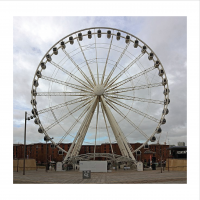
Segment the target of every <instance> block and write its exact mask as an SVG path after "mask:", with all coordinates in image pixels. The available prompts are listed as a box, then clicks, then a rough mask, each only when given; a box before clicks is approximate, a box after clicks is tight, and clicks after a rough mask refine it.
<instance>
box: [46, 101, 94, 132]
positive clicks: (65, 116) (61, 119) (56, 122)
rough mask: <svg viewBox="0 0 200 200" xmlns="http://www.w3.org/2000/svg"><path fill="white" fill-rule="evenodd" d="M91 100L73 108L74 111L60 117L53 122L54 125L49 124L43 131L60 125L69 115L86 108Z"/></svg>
mask: <svg viewBox="0 0 200 200" xmlns="http://www.w3.org/2000/svg"><path fill="white" fill-rule="evenodd" d="M90 101H91V100H88V101H86V102H83V103H81V104H80V105H79V106H77V107H75V108H74V109H72V110H71V111H69V112H68V113H67V114H65V115H64V116H62V117H61V118H59V119H58V120H57V121H55V122H54V123H52V124H50V125H49V126H48V127H46V128H45V131H48V130H50V129H51V128H53V127H54V126H55V125H56V124H58V123H60V122H61V121H63V120H64V119H66V118H67V117H69V116H70V115H71V114H73V113H75V112H77V111H78V110H80V109H81V108H83V107H84V106H86V105H87V104H88V103H89V102H90Z"/></svg>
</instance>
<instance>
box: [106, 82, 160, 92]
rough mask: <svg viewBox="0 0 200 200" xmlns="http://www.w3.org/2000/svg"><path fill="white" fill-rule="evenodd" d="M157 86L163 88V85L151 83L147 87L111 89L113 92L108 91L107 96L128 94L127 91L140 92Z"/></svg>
mask: <svg viewBox="0 0 200 200" xmlns="http://www.w3.org/2000/svg"><path fill="white" fill-rule="evenodd" d="M158 86H163V84H162V83H153V84H148V85H139V86H134V87H126V88H119V89H113V90H110V91H111V92H108V93H107V94H116V93H122V92H129V91H133V90H141V89H146V88H152V87H158Z"/></svg>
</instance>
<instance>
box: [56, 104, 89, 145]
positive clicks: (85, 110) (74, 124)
mask: <svg viewBox="0 0 200 200" xmlns="http://www.w3.org/2000/svg"><path fill="white" fill-rule="evenodd" d="M90 106H91V102H90V103H89V104H88V105H87V107H86V108H85V109H84V110H83V112H82V113H81V114H80V116H79V117H78V118H77V119H76V121H75V122H74V123H73V124H72V126H71V127H70V128H69V130H68V131H67V132H66V133H65V135H63V137H62V138H61V139H60V141H59V142H58V145H59V144H60V143H62V142H63V140H64V139H65V138H66V137H67V136H68V135H69V133H70V131H71V130H72V129H73V128H74V127H75V126H76V124H77V123H78V122H79V121H80V120H81V118H82V117H83V116H84V115H85V113H86V112H87V111H88V110H89V108H90Z"/></svg>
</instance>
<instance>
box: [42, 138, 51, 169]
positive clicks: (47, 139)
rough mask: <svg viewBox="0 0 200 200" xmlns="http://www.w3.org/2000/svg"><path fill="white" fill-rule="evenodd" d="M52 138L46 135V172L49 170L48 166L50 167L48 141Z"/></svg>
mask: <svg viewBox="0 0 200 200" xmlns="http://www.w3.org/2000/svg"><path fill="white" fill-rule="evenodd" d="M51 139H53V137H52V138H50V137H49V136H47V135H45V136H44V141H46V172H47V168H48V153H47V142H49V141H50V140H51Z"/></svg>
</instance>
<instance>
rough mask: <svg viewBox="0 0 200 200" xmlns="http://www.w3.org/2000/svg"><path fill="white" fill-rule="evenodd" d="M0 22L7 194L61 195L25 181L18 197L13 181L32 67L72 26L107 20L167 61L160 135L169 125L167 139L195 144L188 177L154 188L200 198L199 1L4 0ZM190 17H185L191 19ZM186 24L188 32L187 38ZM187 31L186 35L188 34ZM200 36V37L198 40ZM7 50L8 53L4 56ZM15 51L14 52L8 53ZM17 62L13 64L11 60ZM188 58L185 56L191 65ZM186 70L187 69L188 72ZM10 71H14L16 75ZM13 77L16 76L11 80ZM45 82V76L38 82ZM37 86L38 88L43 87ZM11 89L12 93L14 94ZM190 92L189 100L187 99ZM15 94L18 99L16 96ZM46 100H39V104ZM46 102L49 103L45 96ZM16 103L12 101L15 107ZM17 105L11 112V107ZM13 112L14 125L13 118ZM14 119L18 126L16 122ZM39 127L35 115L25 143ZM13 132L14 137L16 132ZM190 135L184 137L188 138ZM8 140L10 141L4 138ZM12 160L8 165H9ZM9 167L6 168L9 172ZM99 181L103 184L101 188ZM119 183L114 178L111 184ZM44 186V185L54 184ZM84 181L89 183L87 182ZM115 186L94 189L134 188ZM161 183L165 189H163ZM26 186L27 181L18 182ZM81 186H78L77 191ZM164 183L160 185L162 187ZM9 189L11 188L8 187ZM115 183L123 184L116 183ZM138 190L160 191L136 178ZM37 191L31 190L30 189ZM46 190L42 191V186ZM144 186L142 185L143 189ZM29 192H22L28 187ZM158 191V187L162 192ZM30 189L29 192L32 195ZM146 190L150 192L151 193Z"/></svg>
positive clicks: (122, 191) (127, 191)
mask: <svg viewBox="0 0 200 200" xmlns="http://www.w3.org/2000/svg"><path fill="white" fill-rule="evenodd" d="M0 5H1V6H0V11H1V12H0V15H1V18H0V24H1V32H0V34H1V37H0V41H1V49H0V52H1V68H2V69H3V70H4V71H3V72H4V73H1V88H2V89H3V90H2V94H4V95H5V96H3V95H2V96H1V111H2V113H1V127H3V130H2V143H3V145H1V148H2V149H1V150H2V152H3V151H5V149H6V150H7V152H9V156H8V154H7V153H6V154H5V156H4V157H3V159H4V161H6V164H5V165H2V166H1V168H2V169H1V172H2V173H1V178H2V180H3V183H4V187H3V190H2V192H5V194H4V193H3V196H5V197H9V196H13V198H15V199H17V198H20V199H23V198H26V197H27V195H29V198H30V199H35V198H38V196H40V197H44V196H45V197H47V196H48V194H49V198H54V197H55V198H57V197H58V194H57V192H53V193H52V192H50V193H48V192H47V193H44V188H43V187H42V188H41V187H40V186H39V185H38V187H37V185H31V187H30V190H29V188H28V187H26V190H25V192H26V194H27V195H24V197H23V195H20V197H18V196H19V195H18V196H16V194H17V193H19V187H16V186H14V185H10V184H11V183H12V180H13V173H10V172H11V171H12V169H11V168H12V155H13V148H12V144H10V146H9V147H8V143H9V141H11V143H12V139H13V142H14V143H18V142H19V143H22V142H23V133H24V112H25V111H28V112H29V113H30V111H31V105H30V98H31V95H30V90H31V83H32V80H33V76H34V73H35V71H36V68H37V66H38V63H39V62H40V61H41V59H42V57H43V55H44V54H45V53H46V52H47V50H48V49H49V48H50V47H51V46H52V45H54V44H55V43H56V42H57V41H58V40H60V39H61V38H62V37H64V36H66V35H67V34H70V33H72V32H73V31H76V30H80V29H81V28H86V27H90V26H110V27H115V28H119V29H122V30H124V31H128V32H130V33H132V34H133V35H135V36H137V37H139V38H140V39H142V40H143V41H144V42H145V43H147V44H148V45H149V46H150V47H151V48H152V49H153V50H154V51H155V53H156V54H157V56H158V57H159V59H160V60H161V61H162V64H163V66H164V69H165V71H166V74H167V78H168V80H169V88H170V90H171V92H170V99H171V102H170V105H169V111H170V113H169V115H167V116H166V119H167V123H166V124H165V125H163V126H162V129H163V134H162V135H161V141H162V142H164V140H165V136H166V132H167V131H168V133H169V141H170V144H176V143H177V142H178V141H185V142H187V143H186V144H187V145H188V147H189V148H190V151H188V162H187V163H188V169H189V170H188V176H187V180H188V181H187V185H185V186H183V185H176V187H174V184H167V185H165V190H168V191H170V192H169V194H168V195H163V190H162V188H163V187H162V186H159V185H158V186H156V187H157V190H156V192H157V195H158V196H162V198H163V199H168V198H169V196H170V195H171V197H172V198H174V199H175V198H181V199H184V200H185V199H189V198H191V194H192V198H193V199H199V198H198V197H199V176H198V175H199V174H198V171H196V170H193V167H194V166H197V168H198V166H199V159H198V158H199V100H198V98H199V45H198V44H199V2H198V1H126V2H124V1H104V2H102V1H100V2H94V1H88V2H85V1H82V2H77V1H73V2H72V1H71V2H68V1H37V2H34V1H33V2H27V1H12V2H11V1H0ZM38 15H39V16H88V15H89V16H186V17H187V19H186V18H185V17H173V18H172V17H165V18H162V19H161V18H158V17H154V18H152V17H144V18H140V17H139V18H135V17H128V18H120V19H119V18H118V20H115V18H114V17H112V18H109V19H108V18H106V17H103V18H98V19H97V18H94V17H90V18H89V20H86V18H74V17H65V18H55V17H45V18H44V17H41V18H38V17H32V18H29V17H16V16H38ZM186 21H187V24H186ZM186 30H187V34H188V35H187V37H186ZM186 38H187V40H186ZM187 42H188V49H187V50H188V55H187V56H188V59H187V58H186V43H187ZM197 43H198V44H197ZM2 55H3V56H2ZM12 55H13V59H12V58H11V57H12ZM12 62H13V63H12ZM186 63H188V68H187V65H186ZM186 69H187V73H186ZM12 70H13V77H12V75H11V74H12ZM186 75H188V82H187V83H188V91H186ZM12 78H13V79H12ZM40 86H41V81H40ZM38 89H39V88H38ZM12 92H13V97H12ZM186 95H187V98H188V104H186ZM12 101H13V102H12ZM41 103H42V102H41V101H40V102H38V105H39V104H41ZM44 103H45V102H44ZM12 105H13V106H12ZM186 106H187V108H188V119H187V120H188V121H187V122H188V138H186V134H187V132H186V130H187V123H186V116H187V113H186ZM12 110H13V114H12ZM12 119H13V124H12ZM12 126H13V129H12ZM37 128H38V127H37V126H36V125H35V124H33V122H32V121H28V124H27V142H28V143H33V142H38V141H39V142H42V141H43V136H42V135H40V134H39V133H38V132H37ZM12 135H13V138H12ZM186 139H187V140H186ZM4 141H6V142H4ZM8 166H10V167H8ZM6 172H8V173H6ZM101 186H102V187H101ZM113 186H114V185H113ZM49 187H50V186H49V185H48V188H46V189H47V190H46V191H49ZM53 187H54V191H65V189H66V186H65V185H63V188H62V186H61V185H59V187H58V188H55V185H54V186H53ZM86 187H87V186H86ZM86 187H84V186H83V185H81V187H78V186H75V187H74V185H72V186H71V188H70V185H68V188H69V191H70V192H68V193H67V195H68V197H70V198H74V194H76V196H78V194H80V195H81V196H80V197H81V199H86V198H87V199H88V193H87V192H86V191H88V188H86ZM114 187H115V188H112V189H114V190H113V191H116V187H119V190H117V192H110V191H111V190H110V189H111V188H110V187H108V186H107V185H106V186H105V187H103V185H98V187H96V186H94V187H93V189H95V188H97V189H98V190H97V191H96V190H91V191H92V192H93V193H92V194H93V195H94V196H95V198H97V199H99V198H102V195H96V194H97V193H95V192H99V189H101V191H103V194H104V197H108V198H115V197H116V198H119V197H123V198H124V197H125V198H127V197H128V198H130V197H131V196H132V195H133V186H132V185H131V184H129V185H127V184H126V185H124V187H122V185H118V186H116V185H115V186H114ZM159 187H162V188H159ZM21 188H22V187H21ZM77 188H78V191H79V193H77ZM158 188H159V189H158ZM183 188H184V192H182V193H177V191H179V190H180V191H181V190H183ZM11 189H12V191H13V192H12V193H10V190H11ZM117 189H118V188H117ZM134 189H135V190H137V191H139V192H137V193H134V197H136V198H137V197H138V198H141V194H143V193H142V192H143V191H144V190H145V191H146V194H147V195H146V196H148V199H153V198H155V197H154V195H151V194H152V191H153V190H155V185H142V186H141V185H134ZM33 190H35V191H37V192H36V193H33V192H32V191H33ZM40 191H41V192H40ZM140 191H141V192H140ZM23 192H24V191H23ZM159 192H160V194H159ZM30 193H31V196H30ZM148 194H149V195H148Z"/></svg>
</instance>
